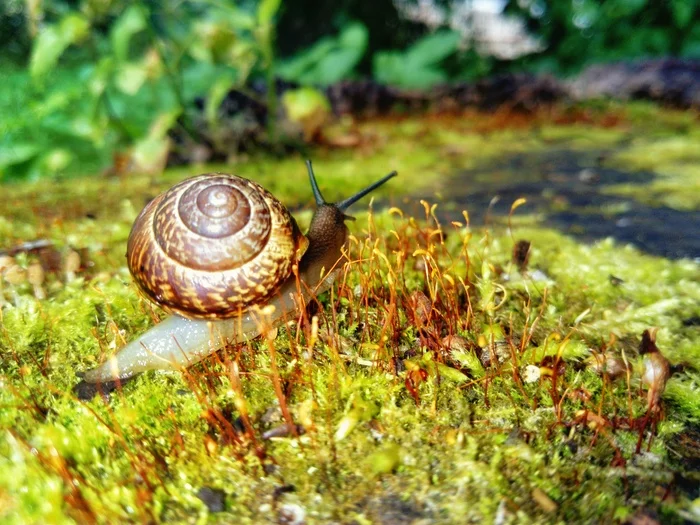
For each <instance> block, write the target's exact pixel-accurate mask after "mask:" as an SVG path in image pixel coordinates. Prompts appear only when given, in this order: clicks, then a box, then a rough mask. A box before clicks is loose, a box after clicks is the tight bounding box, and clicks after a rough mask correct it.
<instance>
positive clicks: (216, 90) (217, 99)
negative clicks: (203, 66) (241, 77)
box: [204, 74, 236, 127]
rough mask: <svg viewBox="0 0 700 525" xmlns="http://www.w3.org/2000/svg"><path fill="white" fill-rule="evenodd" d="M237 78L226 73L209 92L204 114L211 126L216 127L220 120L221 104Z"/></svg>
mask: <svg viewBox="0 0 700 525" xmlns="http://www.w3.org/2000/svg"><path fill="white" fill-rule="evenodd" d="M235 82H236V79H235V77H234V75H232V74H225V75H222V76H220V77H219V78H217V79H216V81H215V82H214V83H213V84H212V86H211V88H210V89H209V91H208V92H207V103H206V106H205V108H204V115H205V116H206V119H207V122H208V123H209V125H210V126H212V127H215V126H216V122H217V120H218V113H219V106H221V102H222V101H223V100H224V98H226V95H227V94H228V92H229V91H231V88H232V87H233V86H234V84H235Z"/></svg>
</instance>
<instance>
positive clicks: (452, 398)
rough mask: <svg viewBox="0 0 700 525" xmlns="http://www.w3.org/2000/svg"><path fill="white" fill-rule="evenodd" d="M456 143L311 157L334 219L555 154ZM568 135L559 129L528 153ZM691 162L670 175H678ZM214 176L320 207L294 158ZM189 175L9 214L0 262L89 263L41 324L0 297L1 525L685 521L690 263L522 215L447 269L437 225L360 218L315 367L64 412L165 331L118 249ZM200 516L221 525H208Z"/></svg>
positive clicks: (280, 362) (17, 190)
mask: <svg viewBox="0 0 700 525" xmlns="http://www.w3.org/2000/svg"><path fill="white" fill-rule="evenodd" d="M636 118H637V117H635V116H634V115H632V116H628V119H629V123H628V125H629V126H630V127H634V126H637V123H636V122H637V121H636V120H635V119H636ZM453 125H454V127H453V128H450V129H442V130H440V131H436V132H434V133H432V134H430V136H429V137H428V138H427V139H426V140H428V141H429V143H430V148H407V147H406V144H403V143H402V144H398V145H397V143H396V141H397V140H398V137H400V136H401V135H402V134H405V135H406V136H407V137H409V138H411V139H412V140H413V139H415V140H417V137H419V136H420V135H421V133H422V132H421V130H422V129H423V127H422V126H421V125H420V122H416V121H415V120H405V121H400V122H393V123H389V122H376V123H374V124H373V125H372V129H373V130H374V133H376V134H377V136H383V134H386V137H387V138H386V142H385V143H384V144H383V145H373V146H368V148H369V152H368V153H367V154H362V153H357V152H350V151H348V152H343V151H340V152H338V151H333V152H319V153H318V154H316V153H315V154H314V155H313V158H314V161H315V168H316V172H317V175H318V178H319V181H320V183H321V189H322V191H323V192H324V195H326V196H327V198H329V199H336V198H341V197H343V196H345V195H347V194H350V193H352V191H353V190H355V189H358V188H360V187H362V186H364V185H365V184H366V183H367V182H368V181H369V180H374V179H376V177H377V176H379V175H383V174H384V173H386V172H388V171H389V170H391V169H398V170H399V171H400V172H401V179H397V181H399V180H400V182H401V184H400V185H401V186H402V187H409V188H413V186H414V185H418V186H420V185H423V186H422V187H427V186H428V185H431V184H434V183H435V180H437V179H439V177H440V176H441V175H442V174H446V173H449V172H450V166H451V163H453V162H455V163H456V162H457V160H455V157H450V155H455V156H457V157H459V158H460V162H461V161H464V162H467V163H468V162H470V161H469V159H468V157H469V156H471V155H480V158H483V157H484V156H485V157H489V156H496V155H498V154H499V152H502V151H504V150H508V151H512V150H517V149H518V148H523V147H528V148H537V147H542V148H545V147H547V146H546V144H547V142H546V141H545V142H543V143H539V139H536V138H533V137H532V136H531V135H530V134H529V133H530V131H531V130H523V131H522V132H520V131H512V130H510V131H507V130H506V131H504V130H492V131H484V130H483V129H480V130H478V131H474V129H473V126H474V123H471V122H465V123H453ZM366 126H367V129H369V128H370V125H369V124H366ZM363 129H364V128H363ZM366 132H367V133H369V131H366ZM581 133H583V132H582V130H581V129H580V127H578V126H559V127H557V126H551V127H548V128H546V129H545V128H543V129H542V130H541V137H544V138H545V139H546V140H549V141H554V140H560V139H561V140H563V139H562V137H569V138H572V139H573V140H579V138H577V137H578V135H579V134H581ZM619 133H620V131H619V130H610V131H605V132H601V136H599V137H596V136H595V133H593V134H592V135H591V138H588V139H585V138H581V139H580V140H581V141H585V140H588V142H591V141H598V142H599V143H604V142H605V141H608V140H614V141H617V135H616V134H619ZM462 134H466V137H465V138H464V140H460V137H461V136H462ZM518 137H523V138H524V140H525V142H524V143H525V144H527V146H523V143H521V142H518ZM407 140H408V139H407ZM669 140H670V139H669ZM450 144H453V145H454V148H453V149H450V147H449V145H450ZM684 152H685V153H683V154H682V155H681V154H680V153H679V154H678V155H677V156H675V157H674V160H673V162H674V163H676V162H681V161H682V162H686V160H687V158H686V157H687V155H691V156H692V155H693V153H692V151H690V150H687V149H684ZM679 159H680V160H679ZM640 162H641V160H640ZM212 169H219V170H226V171H233V172H236V173H239V174H241V175H244V176H249V177H251V178H256V180H259V181H260V182H261V183H263V184H264V185H265V186H266V187H268V188H269V189H271V190H272V191H273V193H275V194H277V195H279V196H280V198H281V200H283V201H284V202H288V203H289V204H290V206H295V205H304V206H306V205H307V204H308V202H309V201H310V200H311V199H310V191H309V190H308V188H307V181H306V173H305V168H304V165H303V159H302V158H301V157H294V158H290V159H285V160H282V161H277V160H269V159H254V160H252V161H250V162H248V163H244V164H240V165H238V166H233V167H231V166H229V167H223V166H219V167H216V168H212ZM640 169H647V168H646V167H643V165H642V164H640ZM650 169H651V168H650ZM199 171H210V168H201V169H198V170H196V172H199ZM669 173H671V172H670V171H669ZM190 174H192V173H191V172H190V171H188V170H181V169H180V170H173V171H171V172H168V173H166V175H165V176H164V178H163V179H162V180H158V181H152V180H149V179H147V178H146V177H142V176H138V175H133V176H129V177H126V178H124V179H123V180H112V179H101V180H92V181H87V182H85V184H84V185H82V184H76V183H75V181H72V182H68V181H66V182H61V183H60V184H58V185H57V187H56V191H55V192H41V188H40V187H39V186H36V185H25V186H19V185H18V186H14V187H11V188H10V189H8V190H7V192H6V195H5V200H4V203H3V205H2V214H3V215H5V216H6V217H9V219H8V218H6V219H3V220H2V221H0V239H2V243H3V246H11V245H14V244H16V243H18V242H21V241H27V240H32V239H36V238H47V239H49V240H51V241H53V243H54V244H55V246H56V248H57V253H58V254H59V257H63V258H65V253H66V250H67V249H68V246H73V247H75V248H86V250H85V251H83V252H81V254H82V257H83V263H84V268H83V269H81V270H80V271H79V272H78V274H77V276H76V279H75V280H73V281H71V282H67V281H68V278H67V277H66V276H65V275H64V274H63V273H62V270H61V269H58V270H56V271H55V272H53V273H49V274H48V275H47V278H46V281H45V282H44V283H43V286H44V288H45V291H46V294H47V298H46V299H43V300H38V299H37V298H36V297H35V296H34V292H33V290H32V287H31V286H30V285H29V284H28V283H27V282H21V283H18V284H15V285H8V284H5V285H4V291H3V296H4V299H5V301H6V304H5V305H4V306H3V307H2V309H1V310H0V311H1V313H2V317H1V318H0V324H1V332H0V352H2V362H1V363H0V383H1V385H2V388H0V406H1V407H3V409H2V410H0V429H2V434H0V436H1V437H0V520H1V521H3V522H7V523H27V522H51V523H62V522H65V523H70V522H85V521H87V520H90V519H96V520H98V521H105V522H118V521H196V520H202V521H203V522H206V521H211V522H230V521H236V522H240V523H260V522H264V521H266V520H267V521H274V522H277V521H279V520H280V519H281V516H283V515H285V513H286V512H292V511H294V512H297V513H298V512H303V513H304V515H305V519H306V521H307V522H309V523H324V522H329V521H336V522H352V521H353V520H354V521H355V522H358V523H371V522H375V523H381V522H386V521H391V520H394V521H401V522H410V521H411V520H421V519H422V520H425V521H427V522H445V523H465V522H468V521H473V522H481V521H483V522H493V521H494V520H496V519H497V517H498V516H501V515H503V516H504V517H505V518H504V519H505V520H506V521H509V522H524V521H539V522H542V521H546V522H551V521H561V522H591V521H602V522H611V521H616V520H617V521H619V520H622V519H623V518H625V517H626V516H630V515H633V514H634V513H635V512H637V511H638V510H639V509H641V508H654V509H657V511H658V513H659V515H660V516H662V517H663V518H664V520H667V521H668V522H674V521H675V522H677V521H680V520H681V518H680V517H679V516H680V514H678V513H679V512H685V513H686V515H687V514H688V513H692V512H693V507H692V502H690V501H689V497H690V494H688V493H687V492H684V491H683V489H682V487H680V486H679V485H677V484H676V482H675V481H674V480H677V479H686V478H685V477H684V476H686V475H687V474H686V469H687V465H688V462H689V460H690V458H692V457H693V456H692V451H693V450H695V449H694V448H693V443H694V446H695V447H697V441H695V442H693V441H692V436H696V437H695V439H696V440H697V435H698V430H697V428H698V424H700V405H699V404H698V397H697V388H698V384H699V383H700V337H698V333H697V319H698V318H700V270H699V269H698V265H697V263H695V262H691V261H688V260H679V261H669V260H666V259H662V258H658V257H653V256H650V255H645V254H643V253H641V252H640V251H639V250H637V249H635V248H633V247H630V246H624V245H620V244H617V243H615V242H613V241H612V240H603V241H600V242H597V243H594V244H581V243H577V242H575V241H574V240H572V239H571V238H569V237H567V236H565V235H563V234H561V233H559V232H556V231H553V230H551V229H545V228H541V227H538V226H537V221H536V220H535V219H536V218H534V217H531V216H522V217H519V215H520V211H522V210H518V211H517V212H516V220H515V221H514V222H513V224H514V228H513V231H512V232H508V231H507V230H506V229H504V228H501V227H499V226H496V227H491V228H488V229H486V228H482V227H478V226H475V227H472V228H471V229H467V228H465V227H463V225H462V226H459V225H455V226H453V225H443V233H445V235H444V244H443V243H441V236H440V235H438V234H437V226H436V223H435V221H434V220H433V219H432V218H430V216H429V214H428V220H424V219H423V218H421V219H420V220H417V219H413V218H409V217H402V216H401V213H399V212H389V211H383V212H379V213H376V214H374V215H372V216H371V217H369V216H368V215H367V213H366V212H364V211H363V209H362V206H357V207H356V208H357V209H356V210H355V212H354V213H355V214H356V215H357V216H358V221H357V222H356V223H354V224H352V225H351V228H352V231H353V235H354V237H353V240H352V242H351V252H352V257H353V259H354V260H355V262H354V263H353V264H351V265H350V266H349V267H348V269H347V273H346V274H345V275H344V276H343V278H341V279H340V280H339V281H340V282H339V284H338V286H336V287H335V288H334V290H333V292H332V293H328V294H325V295H324V296H323V297H321V303H322V308H321V309H320V310H318V315H319V316H320V330H319V341H318V342H317V343H316V345H315V346H314V347H313V348H309V343H308V340H307V338H306V337H307V335H308V334H307V332H305V328H306V325H305V324H304V323H302V326H303V327H304V328H303V329H302V330H301V331H299V332H297V330H296V328H294V327H283V328H281V329H280V331H279V335H278V337H277V339H276V340H275V343H274V344H275V348H276V351H277V352H276V369H277V370H278V373H277V374H278V375H276V374H275V372H274V370H275V367H273V363H272V358H271V355H270V353H269V350H268V348H267V346H265V345H261V344H259V343H257V342H256V343H253V344H252V348H251V349H248V348H245V347H243V348H238V349H234V348H230V349H227V350H226V351H223V352H220V353H219V354H217V355H215V356H212V357H211V358H210V359H207V360H205V361H204V362H203V363H200V364H198V365H195V366H194V367H192V368H191V369H190V370H188V371H187V373H186V374H179V373H178V374H165V373H157V372H149V373H147V374H144V375H142V376H140V377H138V378H136V379H134V380H133V381H131V382H130V383H128V384H126V385H124V387H123V388H122V389H121V390H118V391H116V392H114V393H113V394H112V395H111V396H110V398H109V400H103V399H102V398H100V397H99V396H98V397H96V398H94V399H92V400H91V401H87V402H84V401H79V400H78V399H77V398H76V396H75V395H74V393H73V391H72V389H73V387H74V386H75V384H76V383H77V382H78V380H79V378H78V374H79V373H80V372H82V371H85V370H87V369H89V368H92V367H94V366H95V365H96V364H98V363H99V362H100V361H101V360H102V359H103V358H104V356H105V355H107V354H111V353H112V352H114V351H115V350H116V349H117V348H118V347H119V346H120V345H121V344H122V342H123V341H124V340H125V339H130V338H132V337H134V336H135V335H136V334H138V333H140V332H142V331H143V330H145V329H146V328H147V327H148V326H150V325H151V324H152V323H153V322H154V321H155V320H156V319H157V318H158V317H159V316H160V315H161V313H160V312H158V311H157V310H155V309H153V308H152V307H150V306H149V305H148V304H147V303H146V302H144V301H143V300H142V299H140V298H139V297H138V295H137V293H136V290H135V287H134V286H133V285H132V284H131V280H130V277H129V275H128V271H126V268H125V259H124V250H125V241H126V238H127V235H128V232H129V228H130V224H131V222H132V221H133V218H134V217H135V215H136V213H138V211H139V209H140V208H141V206H142V205H143V204H144V203H145V201H146V199H148V198H149V197H152V196H153V195H155V194H156V193H157V192H158V191H160V190H161V189H164V188H165V187H167V186H168V185H170V184H172V183H173V182H175V181H176V180H180V179H182V178H184V177H185V176H187V175H190ZM671 174H672V173H671ZM77 188H82V189H80V190H79V191H80V195H78V196H77V197H76V196H75V195H73V193H72V192H74V191H78V190H77ZM395 188H396V186H394V190H395ZM389 192H391V188H383V189H382V192H381V193H380V194H379V195H378V198H381V197H382V195H388V194H389ZM396 193H400V192H396ZM32 199H34V200H32ZM29 202H32V205H31V207H30V206H29V205H28V203H29ZM394 204H397V205H399V207H401V204H402V203H401V202H400V201H398V200H396V199H395V202H394ZM365 210H366V207H365ZM299 216H300V218H301V220H300V223H302V224H304V223H308V219H309V214H308V212H303V213H301V214H300V215H299ZM457 216H458V217H459V214H457ZM520 239H527V240H529V241H530V242H531V243H532V247H531V251H530V258H529V263H528V265H527V271H526V273H524V274H521V273H520V272H519V271H518V269H517V267H516V265H515V264H514V263H513V262H512V261H511V257H512V255H511V254H512V249H513V244H514V242H515V241H518V240H520ZM33 260H34V255H29V256H25V257H24V258H21V257H18V263H19V264H20V265H21V266H23V267H26V266H27V265H29V264H31V263H32V262H33ZM420 305H426V307H425V308H423V307H422V306H420ZM651 327H659V331H658V334H657V343H658V346H659V348H660V350H661V352H662V353H663V355H665V356H666V357H667V358H668V359H669V361H670V363H671V365H673V367H674V370H673V375H672V377H671V379H670V380H669V381H668V384H667V386H666V389H665V391H664V393H663V395H662V408H661V411H660V412H651V411H649V410H648V407H647V396H646V387H645V386H643V385H642V384H641V381H640V370H641V368H642V367H643V363H644V356H640V355H639V352H638V346H639V341H640V336H641V333H642V332H643V331H644V330H646V329H648V328H651ZM448 335H451V336H458V337H459V339H456V340H451V342H446V340H445V337H446V336H448ZM459 345H461V346H459ZM251 350H252V351H251ZM605 352H611V353H612V354H613V355H614V356H616V357H619V358H620V359H622V360H624V361H625V362H626V363H627V364H628V365H629V376H627V375H626V374H624V375H623V376H622V377H619V378H617V379H615V380H613V379H611V378H608V377H601V376H600V375H599V374H597V373H596V372H595V371H594V370H593V368H592V366H591V364H590V363H591V358H594V357H595V356H596V355H603V354H604V353H605ZM557 357H559V358H560V359H559V360H557ZM234 364H235V366H234ZM275 381H279V382H280V385H281V387H282V390H283V392H284V394H285V396H284V398H283V399H282V400H280V399H279V398H278V397H277V395H276V393H275V388H274V383H275ZM281 407H284V408H285V410H288V413H289V415H290V416H291V418H292V420H293V421H294V423H295V424H297V425H299V427H298V428H299V432H300V434H301V435H300V436H299V437H298V438H294V437H293V436H291V435H289V433H288V431H287V429H286V428H285V416H284V415H283V413H282V412H283V411H282V410H281ZM246 420H247V422H246ZM247 424H250V425H251V426H252V429H253V432H252V433H247V432H246V431H245V427H246V425H247ZM271 436H277V437H271ZM687 436H690V438H688V439H691V441H690V442H688V441H687ZM203 489H206V490H204V491H203ZM667 491H669V494H671V495H672V497H668V498H664V497H663V496H664V494H666V492H667ZM211 494H215V495H218V496H217V497H219V498H221V500H222V501H223V502H224V510H223V511H221V512H212V511H210V510H209V507H212V508H213V504H212V502H211V500H210V498H212V497H213V496H211ZM208 505H209V507H208Z"/></svg>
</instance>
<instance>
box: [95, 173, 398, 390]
mask: <svg viewBox="0 0 700 525" xmlns="http://www.w3.org/2000/svg"><path fill="white" fill-rule="evenodd" d="M307 167H308V172H309V179H310V181H311V187H312V190H313V193H314V197H315V200H316V206H317V207H316V210H315V212H314V215H313V217H312V219H311V224H310V227H309V231H308V232H307V234H306V236H304V235H302V234H301V232H300V230H299V227H298V226H297V223H296V221H295V220H294V218H293V217H292V216H291V214H290V213H289V211H288V210H287V209H286V208H285V207H284V206H283V205H282V204H281V203H280V202H279V201H278V200H277V199H276V198H275V197H274V196H272V194H270V193H269V192H268V191H267V190H265V189H264V188H262V186H260V185H258V184H256V183H254V182H252V181H249V180H247V179H243V178H241V177H237V176H235V175H226V174H220V173H215V174H207V175H200V176H198V177H193V178H191V179H188V180H186V181H183V182H181V183H179V184H177V185H175V186H174V187H172V188H171V189H170V190H167V191H166V192H164V193H163V194H161V195H159V196H158V197H156V198H155V199H154V200H153V201H151V202H150V203H149V204H148V205H147V206H146V207H145V208H144V210H143V211H142V212H141V213H140V214H139V216H138V217H137V219H136V221H135V222H134V226H133V228H132V231H131V234H130V236H129V241H128V244H127V263H128V266H129V270H130V272H131V274H132V276H133V278H134V281H135V283H136V284H137V286H138V288H139V290H140V291H141V293H142V294H143V295H144V296H146V297H147V298H148V299H149V300H151V301H153V302H154V303H156V304H157V305H159V306H161V307H162V308H163V309H164V310H166V311H168V312H170V313H172V314H173V315H171V316H170V317H168V318H166V319H164V320H163V321H161V322H160V323H158V324H157V325H155V326H154V327H152V328H151V329H150V330H148V331H147V332H145V333H144V334H142V335H141V336H140V337H139V338H137V339H135V340H133V341H131V342H129V343H128V344H126V345H125V346H124V347H122V348H121V349H120V350H119V351H118V352H117V354H116V355H115V356H113V357H111V358H110V359H108V360H107V361H105V362H104V363H103V364H102V365H100V366H99V367H97V368H95V369H93V370H90V371H88V372H86V373H85V375H84V378H83V379H84V381H86V382H88V383H97V382H103V381H111V380H115V379H122V380H123V379H126V378H129V377H131V376H133V375H135V374H137V373H140V372H143V371H146V370H152V369H161V370H178V369H180V368H182V367H185V366H189V365H191V364H193V363H196V362H197V361H199V360H201V359H203V358H204V357H206V356H208V355H209V354H211V353H212V352H215V351H217V350H218V349H220V348H222V347H223V346H225V345H226V344H235V343H238V342H242V341H245V340H250V339H253V338H255V337H257V336H259V335H260V334H261V333H262V332H263V331H264V330H265V329H267V328H269V327H271V326H274V325H275V324H276V323H279V322H280V321H281V320H283V319H284V318H289V317H293V316H294V315H295V314H296V312H297V311H298V309H299V306H300V305H302V304H304V303H305V300H306V299H308V298H309V297H310V296H311V295H312V294H318V293H321V292H323V291H325V290H326V289H327V288H329V287H330V286H331V284H332V283H333V280H334V279H335V277H336V275H337V274H338V272H339V264H338V263H339V262H341V260H342V258H343V247H344V246H345V245H346V243H347V238H348V229H347V226H346V225H345V221H346V220H348V219H351V218H352V217H349V216H347V215H346V214H345V210H347V208H348V207H350V205H352V204H353V203H354V202H356V201H357V200H359V199H360V198H362V197H364V196H365V195H367V194H368V193H370V192H371V191H373V190H374V189H376V188H377V187H379V186H381V185H382V184H384V183H385V182H386V181H387V180H389V179H390V178H392V177H393V176H395V175H396V172H392V173H390V174H388V175H387V176H385V177H384V178H382V179H380V180H379V181H377V182H375V183H374V184H372V185H370V186H369V187H367V188H365V189H364V190H362V191H360V192H359V193H357V194H355V195H353V196H352V197H350V198H348V199H345V200H343V201H342V202H338V203H327V202H326V201H325V200H324V198H323V196H322V195H321V192H320V190H319V189H318V185H317V183H316V179H315V176H314V173H313V169H312V167H311V162H310V161H307ZM295 269H296V270H297V271H296V274H295V272H294V270H295ZM297 275H298V280H297ZM300 294H301V296H302V297H299V295H300Z"/></svg>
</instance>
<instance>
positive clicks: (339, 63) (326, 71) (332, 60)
mask: <svg viewBox="0 0 700 525" xmlns="http://www.w3.org/2000/svg"><path fill="white" fill-rule="evenodd" d="M360 58H362V55H358V53H357V51H356V50H354V49H341V50H338V51H335V52H333V53H329V54H328V55H326V56H325V57H324V58H323V59H322V60H320V61H319V63H318V64H317V65H316V67H315V68H314V69H313V70H311V71H310V72H309V74H308V76H311V77H312V78H313V80H312V79H309V80H310V82H309V83H315V84H320V85H322V86H327V85H329V84H333V83H335V82H338V81H339V80H342V79H343V78H345V77H347V76H348V75H349V74H350V72H351V71H352V70H353V68H354V67H355V65H356V64H357V63H358V62H359V61H360Z"/></svg>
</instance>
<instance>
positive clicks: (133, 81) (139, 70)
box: [114, 63, 148, 95]
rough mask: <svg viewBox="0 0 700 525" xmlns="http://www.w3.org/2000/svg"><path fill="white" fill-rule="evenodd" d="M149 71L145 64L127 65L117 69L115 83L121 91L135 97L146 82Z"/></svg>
mask: <svg viewBox="0 0 700 525" xmlns="http://www.w3.org/2000/svg"><path fill="white" fill-rule="evenodd" d="M147 75H148V71H147V70H146V68H145V67H144V66H143V64H134V63H126V64H122V65H121V66H119V67H118V68H117V72H116V75H115V77H114V82H115V84H116V85H117V88H119V91H121V92H122V93H126V94H127V95H135V94H136V93H137V92H138V90H139V89H141V86H143V83H144V82H145V81H146V77H147Z"/></svg>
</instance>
